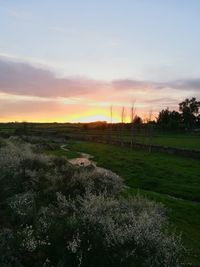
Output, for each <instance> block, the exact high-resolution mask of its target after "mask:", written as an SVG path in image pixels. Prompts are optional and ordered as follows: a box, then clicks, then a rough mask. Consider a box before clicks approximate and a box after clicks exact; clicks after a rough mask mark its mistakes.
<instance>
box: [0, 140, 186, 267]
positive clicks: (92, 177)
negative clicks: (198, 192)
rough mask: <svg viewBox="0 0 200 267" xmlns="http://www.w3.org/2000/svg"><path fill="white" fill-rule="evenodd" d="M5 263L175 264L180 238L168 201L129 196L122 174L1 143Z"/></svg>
mask: <svg viewBox="0 0 200 267" xmlns="http://www.w3.org/2000/svg"><path fill="white" fill-rule="evenodd" d="M0 144H1V145H0V168H1V170H2V172H1V173H0V186H3V187H2V188H4V191H3V192H2V194H1V196H0V209H1V210H0V211H3V212H2V214H3V216H2V218H1V221H0V266H2V267H11V266H17V267H18V266H19V267H22V266H25V267H26V266H27V267H29V266H30V267H32V266H38V267H40V266H41V267H42V266H43V267H44V266H46V267H47V266H48V267H52V266H63V267H64V266H70V267H77V266H80V267H94V266H95V267H100V266H104V267H108V266H109V267H110V266H115V267H122V266H123V267H126V266H127V267H142V266H144V267H147V266H148V267H149V266H152V267H159V266H161V267H178V266H180V259H181V253H182V245H181V240H180V237H177V236H176V235H175V234H173V233H170V232H169V231H168V230H167V229H168V223H167V218H166V216H165V208H164V207H163V206H162V205H160V204H156V203H154V202H152V201H149V200H147V199H144V198H142V197H140V196H137V197H134V198H130V199H124V198H122V197H120V192H121V191H122V190H123V188H124V187H123V182H122V179H121V178H120V177H119V176H117V175H115V174H113V173H112V172H109V171H106V170H103V169H94V168H86V169H84V168H78V167H74V166H72V165H71V164H69V163H68V162H67V160H66V159H65V158H62V157H51V156H46V155H43V154H40V153H37V152H36V150H35V149H32V148H33V147H32V146H31V145H29V144H27V143H25V142H23V141H21V140H18V139H17V140H16V139H15V138H12V139H11V140H8V141H5V140H1V142H0Z"/></svg>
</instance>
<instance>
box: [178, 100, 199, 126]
mask: <svg viewBox="0 0 200 267" xmlns="http://www.w3.org/2000/svg"><path fill="white" fill-rule="evenodd" d="M199 108H200V101H197V100H196V98H195V97H193V98H191V99H188V98H186V99H185V100H184V101H183V102H181V103H179V110H180V111H181V112H182V119H183V123H184V124H185V126H186V127H187V128H192V127H194V126H195V125H196V122H197V118H198V114H199Z"/></svg>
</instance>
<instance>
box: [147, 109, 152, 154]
mask: <svg viewBox="0 0 200 267" xmlns="http://www.w3.org/2000/svg"><path fill="white" fill-rule="evenodd" d="M152 115H153V111H152V109H151V110H150V111H149V116H148V119H147V127H148V128H147V133H148V134H147V135H148V143H149V153H151V148H152V137H153V125H152Z"/></svg>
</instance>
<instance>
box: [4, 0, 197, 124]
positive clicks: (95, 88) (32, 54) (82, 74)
mask: <svg viewBox="0 0 200 267" xmlns="http://www.w3.org/2000/svg"><path fill="white" fill-rule="evenodd" d="M199 14H200V1H199V0H166V1H165V0H29V1H27V0H0V121H2V122H6V121H39V122H44V121H46V122H50V121H58V122H67V121H68V122H79V121H80V122H87V121H97V120H108V121H109V108H110V106H111V105H112V106H113V121H119V120H120V110H121V107H122V106H124V107H126V115H127V120H128V119H129V108H130V106H131V105H132V103H134V105H135V107H136V113H137V114H138V115H140V116H142V117H143V118H145V117H147V116H148V114H149V112H150V111H152V112H153V115H154V116H156V114H157V112H158V111H159V110H160V109H162V108H166V107H169V108H170V109H177V105H178V103H179V102H180V101H182V100H184V99H185V98H186V97H192V96H195V97H197V98H199V97H200V15H199Z"/></svg>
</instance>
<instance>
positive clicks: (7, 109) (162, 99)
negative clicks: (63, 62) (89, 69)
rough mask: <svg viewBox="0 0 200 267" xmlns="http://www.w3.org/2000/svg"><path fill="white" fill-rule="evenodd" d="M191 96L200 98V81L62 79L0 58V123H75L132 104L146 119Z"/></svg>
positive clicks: (40, 69)
mask: <svg viewBox="0 0 200 267" xmlns="http://www.w3.org/2000/svg"><path fill="white" fill-rule="evenodd" d="M192 96H196V97H198V96H200V79H184V80H176V81H169V82H163V83H162V82H154V81H145V80H144V81H142V80H134V79H120V80H113V81H104V80H95V79H88V78H84V77H81V76H76V77H74V76H73V77H62V78H61V77H58V76H56V74H55V73H54V72H53V71H51V70H50V69H48V68H47V67H46V68H44V66H40V65H38V64H37V65H35V64H34V63H33V61H31V64H30V63H27V62H25V61H23V62H21V61H20V59H19V58H17V59H16V60H14V59H13V58H11V57H5V56H4V57H1V56H0V116H1V118H0V119H1V120H6V119H7V120H22V119H20V118H24V119H26V120H32V121H39V120H43V121H44V120H45V119H47V120H49V121H56V120H59V118H64V119H63V120H69V119H68V118H70V116H71V118H72V117H74V116H75V115H74V114H76V116H77V118H79V117H80V116H82V115H81V114H83V113H84V112H86V111H87V110H90V111H91V110H95V109H98V110H99V109H101V111H102V110H109V106H110V105H111V104H112V105H113V106H114V107H115V109H116V110H118V111H119V110H120V108H121V106H125V107H127V108H129V107H130V105H131V103H132V102H135V106H136V109H137V112H138V113H139V114H144V116H145V113H146V114H147V113H148V111H149V110H150V109H153V111H154V112H158V111H159V110H160V109H162V108H166V107H169V108H170V109H176V108H177V107H178V103H179V102H180V101H181V100H182V99H184V98H186V97H192ZM98 112H99V111H98ZM78 114H79V115H78ZM98 114H99V113H98ZM78 116H79V117H78ZM44 118H45V119H44ZM65 118H66V119H65Z"/></svg>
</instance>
